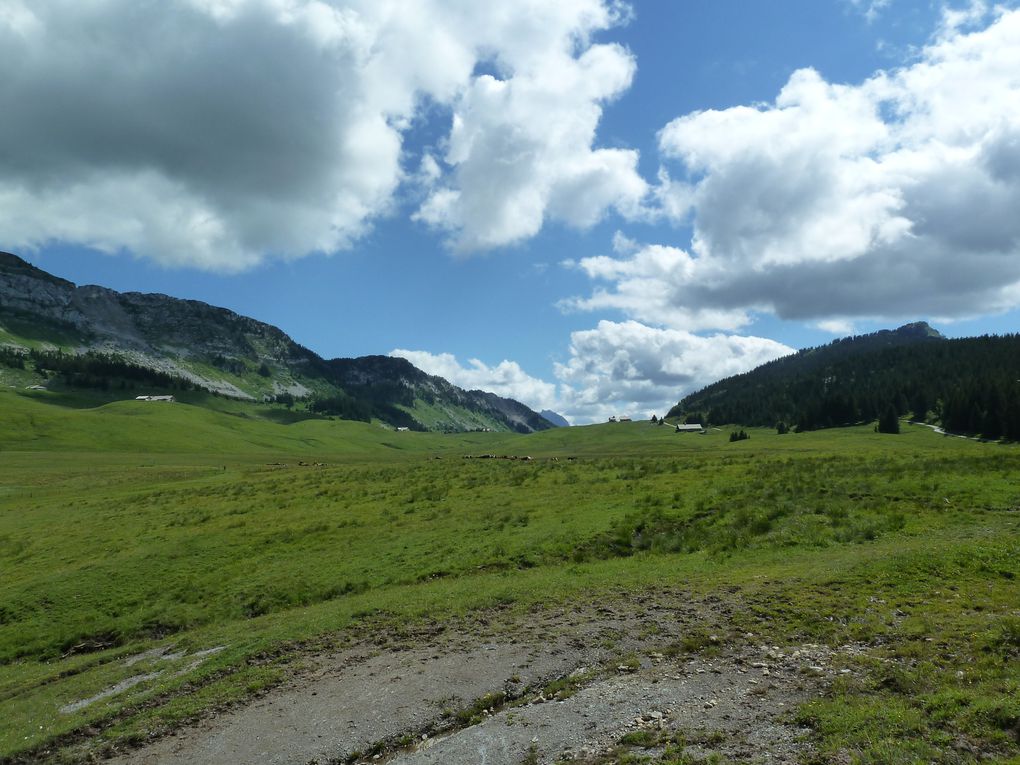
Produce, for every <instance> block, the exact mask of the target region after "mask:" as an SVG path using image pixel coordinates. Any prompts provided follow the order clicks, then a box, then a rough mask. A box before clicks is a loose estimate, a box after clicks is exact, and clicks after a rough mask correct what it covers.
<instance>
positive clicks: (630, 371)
mask: <svg viewBox="0 0 1020 765" xmlns="http://www.w3.org/2000/svg"><path fill="white" fill-rule="evenodd" d="M793 352H794V351H793V349H792V348H789V347H787V346H785V345H783V344H782V343H778V342H776V341H774V340H769V339H767V338H763V337H742V336H738V335H722V334H717V335H712V336H709V337H702V336H700V335H695V334H692V333H690V332H686V331H683V330H676V329H660V328H656V327H649V326H647V325H644V324H641V323H639V322H636V321H626V322H612V321H600V322H599V323H598V326H597V327H596V328H595V329H590V330H583V331H580V332H574V333H572V334H571V338H570V358H569V360H568V361H567V362H566V363H563V364H557V365H556V376H557V378H558V379H559V380H560V381H561V382H563V383H565V384H566V385H567V386H569V389H570V391H571V399H570V401H569V402H567V403H566V405H565V407H564V408H565V410H566V412H567V414H568V415H570V416H572V417H574V418H575V419H577V420H579V421H585V422H593V421H598V420H603V419H605V418H607V417H608V416H609V415H613V414H630V415H632V416H639V417H645V416H649V415H651V414H655V413H658V414H659V415H660V416H661V415H663V414H665V413H666V410H667V409H668V408H669V407H670V406H672V405H673V404H675V403H676V402H677V401H678V400H679V399H680V398H681V397H683V396H684V395H685V394H686V393H689V392H691V391H694V390H697V389H699V388H702V387H704V386H705V385H708V384H710V383H713V382H715V381H716V380H719V379H721V378H723V377H728V376H730V375H735V374H740V373H742V372H747V371H749V370H751V369H753V368H754V367H756V366H759V365H760V364H764V363H765V362H767V361H772V360H773V359H777V358H780V357H781V356H786V355H788V354H790V353H793Z"/></svg>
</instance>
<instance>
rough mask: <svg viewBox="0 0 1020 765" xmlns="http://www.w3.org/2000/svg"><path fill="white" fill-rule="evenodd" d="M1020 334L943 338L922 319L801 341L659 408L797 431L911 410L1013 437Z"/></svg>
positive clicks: (1018, 411)
mask: <svg viewBox="0 0 1020 765" xmlns="http://www.w3.org/2000/svg"><path fill="white" fill-rule="evenodd" d="M1018 379H1020V335H1016V334H1012V335H1002V336H987V335H986V336H982V337H973V338H953V339H950V338H947V337H945V336H944V335H943V334H942V333H941V332H939V331H938V330H936V329H934V328H933V327H931V326H930V325H929V324H927V323H926V322H912V323H910V324H905V325H903V326H901V327H899V328H897V329H894V330H880V331H878V332H873V333H871V334H867V335H858V336H853V337H845V338H839V339H837V340H833V341H832V342H831V343H829V344H828V345H823V346H817V347H814V348H805V349H802V350H800V351H798V352H796V353H794V354H790V355H788V356H785V357H783V358H780V359H776V360H774V361H770V362H768V363H766V364H762V365H761V366H759V367H757V368H756V369H753V370H751V371H749V372H745V373H744V374H740V375H733V376H731V377H727V378H724V379H722V380H719V381H717V382H715V383H712V384H711V385H708V386H706V387H704V388H702V389H701V390H698V391H695V392H693V393H690V394H688V395H687V396H685V397H684V398H683V399H681V400H680V402H679V403H677V405H676V406H674V407H673V408H672V409H670V411H669V413H668V414H667V416H668V417H673V418H683V419H686V418H688V417H692V416H697V417H698V418H699V421H701V420H702V419H708V420H710V421H712V422H715V423H733V424H740V425H750V426H765V427H771V426H777V427H779V426H783V427H786V426H789V427H793V428H794V429H796V430H813V429H816V428H825V427H833V426H840V425H848V424H856V423H861V422H869V421H874V420H876V419H878V418H879V417H880V416H881V415H883V414H887V413H888V412H889V411H890V410H891V411H892V412H894V413H895V416H897V417H902V416H906V415H908V414H910V415H911V416H912V417H913V418H914V419H916V420H921V421H926V422H930V423H939V424H941V425H942V426H943V427H945V428H946V429H947V430H951V431H953V432H959V433H965V434H973V435H982V436H984V437H986V438H992V439H998V438H1001V437H1007V438H1010V439H1020V400H1018V397H1017V395H1016V389H1017V382H1016V381H1017V380H1018Z"/></svg>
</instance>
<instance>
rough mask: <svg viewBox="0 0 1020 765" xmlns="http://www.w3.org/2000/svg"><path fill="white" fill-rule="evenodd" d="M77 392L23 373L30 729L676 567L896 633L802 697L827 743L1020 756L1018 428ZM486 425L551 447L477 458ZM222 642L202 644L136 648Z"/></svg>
mask: <svg viewBox="0 0 1020 765" xmlns="http://www.w3.org/2000/svg"><path fill="white" fill-rule="evenodd" d="M48 395H50V394H39V396H38V397H30V396H26V395H20V394H14V393H4V394H0V412H2V417H3V419H2V420H0V569H2V570H3V571H4V572H5V573H4V576H3V577H2V578H0V662H3V663H2V664H0V715H2V717H3V719H4V720H5V725H4V726H2V727H0V757H3V755H4V754H11V753H14V752H17V751H19V750H24V749H30V748H34V747H38V746H41V745H42V744H44V743H45V742H46V741H51V740H53V739H54V737H57V736H60V735H62V734H66V733H68V732H70V731H73V730H75V729H78V728H80V727H81V726H83V725H88V724H96V723H98V722H101V721H103V720H110V719H113V717H114V716H117V715H122V717H120V718H119V722H117V723H115V724H113V725H111V726H110V727H108V728H106V730H105V732H104V734H103V736H104V737H106V738H108V739H110V740H117V739H125V738H132V737H135V736H144V735H146V733H147V731H149V730H151V729H158V728H160V727H162V726H164V725H167V724H173V722H174V721H175V720H178V719H181V718H182V717H186V716H188V715H190V714H191V713H193V712H194V711H195V710H196V709H200V708H202V707H203V706H208V705H210V704H214V703H219V702H221V701H223V700H228V699H231V698H235V697H237V696H239V695H243V694H245V693H247V692H250V691H251V690H252V689H255V688H258V687H261V686H263V685H265V684H266V683H270V682H272V681H274V680H275V679H276V678H277V677H279V676H280V674H281V673H282V672H284V671H285V669H284V667H283V665H281V664H279V662H273V661H270V662H268V663H266V662H264V661H263V662H257V663H252V662H250V661H249V660H250V659H251V657H254V656H257V655H263V654H265V653H266V652H270V653H274V652H277V651H279V649H280V647H281V646H285V645H288V644H290V643H292V642H294V641H305V640H308V639H313V638H315V637H316V636H319V635H325V634H329V633H332V632H335V631H336V630H342V629H345V628H348V627H350V626H352V625H355V624H357V623H359V622H360V621H363V620H365V619H367V618H381V616H385V618H386V619H388V620H392V621H395V622H398V623H399V622H402V621H406V620H409V619H412V620H413V619H419V618H423V617H426V616H428V617H438V616H442V615H444V614H453V613H460V612H464V611H465V610H468V609H473V608H479V607H486V606H491V605H494V604H497V603H501V604H509V603H512V604H516V605H517V606H518V607H521V608H525V607H527V606H528V605H530V604H533V603H536V602H543V601H548V600H551V599H562V598H573V597H585V598H590V597H593V596H599V593H601V594H602V596H610V595H611V593H618V592H621V591H629V590H633V589H640V588H645V587H662V586H667V587H683V588H686V589H690V590H692V591H693V592H694V593H695V594H701V595H708V594H712V595H716V596H718V595H720V594H721V595H722V596H724V597H727V598H729V599H732V600H734V601H735V602H736V603H737V604H738V605H739V610H738V613H739V616H738V617H737V619H738V622H739V623H734V624H731V625H725V626H726V628H727V629H730V630H732V631H733V633H734V634H737V633H740V632H742V631H747V630H750V631H753V632H755V633H758V634H763V635H766V636H768V637H769V639H771V640H773V641H775V642H776V643H777V644H778V643H785V642H797V641H804V640H815V641H825V642H830V643H833V644H840V643H843V642H847V641H863V642H865V643H868V644H869V645H871V646H872V650H871V656H870V657H869V658H868V659H861V660H860V663H861V665H862V666H861V667H859V669H863V670H866V672H865V673H863V674H862V675H861V676H862V677H864V678H865V679H863V680H846V681H844V682H841V683H840V684H839V685H838V686H837V688H835V689H834V692H833V693H832V695H831V696H829V697H827V698H824V699H820V700H819V701H817V702H814V703H812V704H810V705H808V706H807V707H805V708H804V709H803V710H801V712H800V715H801V716H802V719H803V720H804V721H806V722H808V723H810V724H812V725H813V726H814V727H815V729H816V731H817V732H818V733H817V735H818V740H819V746H820V748H821V751H822V752H823V753H825V754H826V756H835V754H836V752H838V751H840V750H845V751H847V752H849V753H851V754H853V755H854V756H855V757H857V758H858V760H859V761H861V762H911V761H914V760H915V759H923V760H924V761H929V760H931V761H944V762H956V761H964V762H966V761H968V760H967V758H966V756H965V755H959V756H960V757H962V759H952V757H956V756H957V755H958V751H957V749H954V748H953V747H954V742H959V741H960V740H965V741H967V742H973V743H974V744H975V745H976V746H978V747H980V748H983V749H984V750H985V751H989V752H996V753H997V754H998V755H999V757H1000V761H1003V762H1005V761H1009V759H1008V758H1010V757H1013V758H1015V757H1016V756H1017V745H1016V736H1017V735H1018V733H1017V732H1018V731H1020V678H1018V673H1017V669H1016V663H1015V659H1016V657H1017V653H1018V651H1020V613H1018V612H1017V610H1016V609H1017V607H1018V606H1017V604H1018V603H1020V587H1018V586H1017V581H1016V575H1017V574H1018V573H1020V563H1018V561H1020V554H1018V553H1020V544H1018V538H1020V534H1018V531H1020V526H1018V522H1017V507H1018V506H1020V485H1018V483H1017V480H1016V476H1017V475H1020V453H1018V451H1017V449H1016V448H1015V447H1002V446H997V445H992V444H978V443H974V442H969V441H963V440H960V439H949V438H941V437H938V436H936V435H935V434H933V433H931V432H930V431H928V430H927V429H920V428H918V429H909V431H908V432H906V433H904V434H903V435H901V436H880V435H877V434H874V433H872V432H871V431H870V429H866V428H857V429H846V430H834V431H823V432H817V433H805V434H798V435H793V434H790V435H786V436H781V437H780V436H776V435H774V434H772V433H769V432H767V431H757V430H754V431H751V435H752V438H751V439H750V440H748V441H743V442H738V443H730V442H729V441H728V438H727V435H728V434H727V433H726V432H714V433H712V434H710V435H707V436H698V435H690V434H684V435H677V434H675V433H673V432H672V429H671V428H668V427H661V428H659V427H653V426H649V425H648V424H647V423H628V424H617V425H601V426H593V427H588V428H571V429H557V430H553V431H547V432H544V433H539V434H534V435H531V436H524V437H521V436H508V435H505V434H493V433H478V434H469V435H458V436H441V435H437V434H419V433H400V434H395V433H392V432H389V431H385V430H383V429H381V428H379V427H378V426H373V425H364V424H360V423H347V422H331V421H321V420H320V421H305V422H298V423H294V424H290V425H278V424H274V423H270V422H266V421H263V420H260V419H257V418H254V417H251V416H238V415H243V414H245V412H244V411H243V410H238V411H235V412H233V413H227V412H215V411H209V410H206V409H203V408H200V407H193V406H188V405H180V404H175V405H172V406H159V405H155V404H135V403H134V402H118V403H112V404H109V405H106V406H103V407H100V408H97V409H92V410H87V409H86V410H72V409H67V408H58V407H53V406H51V405H47V404H46V403H44V402H43V400H39V399H40V398H41V397H46V396H48ZM481 453H496V454H512V455H525V454H527V455H530V456H534V457H535V458H536V459H535V461H532V462H523V461H509V460H507V461H504V460H496V461H492V460H463V459H461V458H460V455H461V454H481ZM437 456H441V457H443V459H426V458H431V457H437ZM553 456H555V457H558V459H557V460H556V461H553V460H552V459H550V458H551V457H553ZM568 456H577V457H578V458H579V459H577V460H576V461H571V460H567V459H566V458H567V457H568ZM301 460H303V461H308V462H315V461H318V462H324V463H327V465H326V466H324V467H314V466H301V465H298V464H297V462H298V461H301ZM271 462H286V463H288V464H287V466H277V465H270V464H267V463H271ZM731 591H735V592H736V594H733V592H731ZM220 645H224V646H226V648H225V650H223V651H222V652H220V653H218V654H216V655H214V656H212V657H210V658H209V659H208V660H206V661H205V662H204V663H202V664H201V665H200V666H198V667H196V668H192V669H190V670H188V669H187V667H188V663H189V659H188V658H181V659H178V660H173V661H167V662H154V661H153V662H148V663H146V662H142V663H140V664H137V665H135V666H132V667H125V666H124V664H123V659H124V657H125V656H126V655H128V654H130V653H134V652H137V651H141V650H145V649H148V648H152V647H159V646H163V647H168V646H173V647H175V648H178V649H181V648H183V649H188V650H192V651H194V650H200V649H203V648H209V647H213V646H220ZM888 660H891V661H888ZM159 670H163V674H161V675H159V676H158V677H154V678H151V679H150V680H148V681H146V682H143V683H140V684H139V685H137V686H135V687H133V688H132V689H130V690H128V691H125V692H124V693H122V694H119V695H117V696H112V697H110V698H108V699H104V700H103V701H100V702H97V703H96V704H93V705H92V706H90V707H88V708H86V709H83V710H81V711H79V712H76V713H73V714H60V713H58V712H56V710H57V709H58V708H59V707H60V706H62V705H63V704H66V703H68V702H70V701H73V700H76V699H81V698H88V697H90V696H92V695H94V694H96V693H99V692H100V691H102V690H103V689H104V688H107V687H109V686H110V685H111V684H113V683H116V682H119V681H121V680H124V679H126V678H128V677H132V676H135V675H138V674H139V673H142V672H152V671H159ZM169 670H182V671H183V674H181V675H179V676H175V675H174V674H173V673H172V672H170V671H169ZM957 672H963V673H964V674H963V676H962V679H958V678H957ZM186 681H187V682H189V683H191V684H192V687H193V688H198V689H199V690H197V691H193V692H191V693H187V694H182V693H180V688H181V686H182V684H183V683H184V682H186ZM153 699H160V701H159V703H153V704H152V705H151V706H150V707H148V708H137V709H136V710H135V712H134V713H131V714H127V715H126V716H123V710H124V709H126V708H132V707H133V706H134V705H138V704H140V703H141V702H144V701H146V700H153ZM950 755H952V756H950ZM66 756H67V757H69V758H72V759H73V758H75V757H77V756H80V752H77V753H76V751H75V750H71V751H70V753H69V754H67V755H66Z"/></svg>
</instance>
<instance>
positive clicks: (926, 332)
mask: <svg viewBox="0 0 1020 765" xmlns="http://www.w3.org/2000/svg"><path fill="white" fill-rule="evenodd" d="M895 332H896V334H897V335H902V336H903V337H918V338H927V337H933V338H936V339H939V340H945V339H946V336H945V335H943V334H942V333H941V332H939V331H938V330H937V329H935V328H934V327H933V326H931V325H930V324H929V323H928V322H926V321H912V322H910V323H909V324H904V325H903V326H902V327H898V328H897V329H896V330H895Z"/></svg>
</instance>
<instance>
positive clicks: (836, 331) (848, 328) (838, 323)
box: [815, 319, 857, 337]
mask: <svg viewBox="0 0 1020 765" xmlns="http://www.w3.org/2000/svg"><path fill="white" fill-rule="evenodd" d="M815 326H816V327H818V329H820V330H822V331H823V332H828V333H830V334H833V335H841V336H844V337H845V336H848V335H853V334H856V333H857V330H856V328H855V327H854V324H853V322H852V321H847V320H846V319H827V320H825V321H819V322H817V323H816V324H815Z"/></svg>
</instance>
